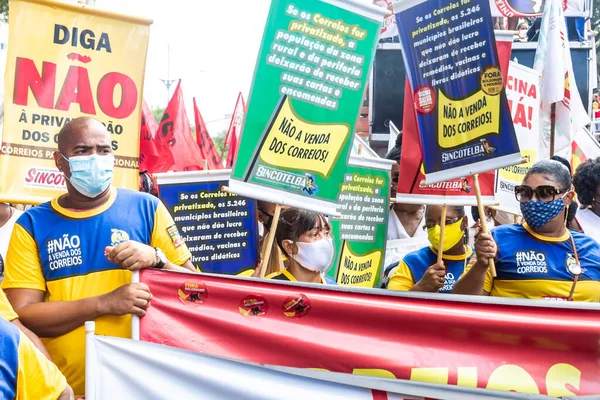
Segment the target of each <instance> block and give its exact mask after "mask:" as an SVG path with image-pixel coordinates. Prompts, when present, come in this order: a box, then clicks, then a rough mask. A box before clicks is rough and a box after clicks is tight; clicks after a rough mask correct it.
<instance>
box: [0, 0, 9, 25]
mask: <svg viewBox="0 0 600 400" xmlns="http://www.w3.org/2000/svg"><path fill="white" fill-rule="evenodd" d="M0 21H2V22H7V21H8V0H0Z"/></svg>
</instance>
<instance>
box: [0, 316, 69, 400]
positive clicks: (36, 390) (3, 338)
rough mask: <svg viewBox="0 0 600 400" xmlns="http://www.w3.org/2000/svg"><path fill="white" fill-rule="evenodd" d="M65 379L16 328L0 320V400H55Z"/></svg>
mask: <svg viewBox="0 0 600 400" xmlns="http://www.w3.org/2000/svg"><path fill="white" fill-rule="evenodd" d="M66 387H67V380H66V379H65V377H64V376H63V375H62V374H61V373H60V371H59V370H58V368H57V367H56V365H54V364H52V362H51V361H48V359H46V357H45V356H44V355H43V354H42V353H41V352H40V351H39V350H38V349H36V348H35V346H34V345H33V343H31V341H30V340H29V338H28V337H27V336H25V335H24V334H23V333H22V332H21V331H20V330H19V328H17V327H16V326H14V325H13V324H11V323H10V322H7V321H5V320H3V319H1V318H0V399H15V400H29V399H35V400H56V399H57V398H58V396H60V395H61V394H62V392H63V391H64V390H65V389H66Z"/></svg>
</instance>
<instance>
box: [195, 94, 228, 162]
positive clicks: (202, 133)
mask: <svg viewBox="0 0 600 400" xmlns="http://www.w3.org/2000/svg"><path fill="white" fill-rule="evenodd" d="M194 120H195V122H196V143H198V148H199V149H200V154H201V156H202V158H203V159H204V160H206V162H207V164H208V169H221V168H222V167H223V164H222V162H221V157H220V156H219V153H218V152H217V148H216V147H215V144H214V142H213V140H212V138H211V137H210V135H209V134H208V129H206V125H205V124H204V119H202V115H201V114H200V110H198V106H197V105H196V98H195V97H194Z"/></svg>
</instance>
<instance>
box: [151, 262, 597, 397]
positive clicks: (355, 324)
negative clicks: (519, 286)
mask: <svg viewBox="0 0 600 400" xmlns="http://www.w3.org/2000/svg"><path fill="white" fill-rule="evenodd" d="M140 281H141V282H143V283H145V284H147V285H148V286H149V287H150V290H151V292H152V296H153V297H152V305H151V306H150V307H149V308H148V310H147V312H146V315H145V316H144V317H143V318H141V319H140V339H141V340H144V341H148V342H153V343H160V344H164V345H167V346H174V347H179V348H183V349H188V350H192V351H198V352H202V353H206V354H210V355H215V356H219V357H227V358H233V359H239V360H246V361H251V362H257V363H265V364H274V365H285V366H290V367H297V368H323V369H327V370H330V371H336V372H345V373H353V372H354V373H363V374H377V376H386V377H396V378H398V379H411V377H412V379H415V378H416V377H417V376H420V377H421V379H426V378H429V379H431V380H430V381H431V382H447V383H448V384H451V385H456V384H457V383H458V382H459V381H461V382H462V384H463V385H466V386H471V385H472V386H477V387H479V388H486V387H487V388H496V389H501V390H511V389H514V390H518V389H520V388H521V389H522V388H524V387H528V388H529V389H530V390H532V388H533V390H539V392H540V393H541V394H550V395H554V396H562V395H565V394H566V393H565V392H564V390H565V388H566V389H568V390H570V391H572V392H573V393H574V394H576V395H587V394H597V393H600V380H599V379H598V376H600V364H598V361H597V360H598V357H599V356H600V348H599V347H598V332H599V331H600V319H598V311H597V310H585V309H576V308H557V307H551V306H552V305H551V304H549V305H548V306H544V305H537V304H536V305H535V306H533V303H532V306H531V307H524V306H514V305H507V304H485V303H475V302H471V301H472V300H473V299H475V298H468V297H467V298H464V299H463V296H456V299H455V300H454V299H453V300H448V299H447V298H445V299H444V300H436V299H423V298H415V297H402V296H396V295H394V294H391V293H390V292H388V291H381V292H379V293H372V292H369V293H361V292H357V291H339V290H336V289H335V288H330V289H328V288H327V287H326V286H325V285H323V287H322V288H310V287H305V286H296V285H286V284H283V283H278V282H276V281H262V280H242V279H239V278H237V279H236V278H232V277H225V276H216V275H210V276H209V275H203V274H187V273H179V272H172V271H161V270H148V269H145V270H142V271H140ZM434 296H435V295H432V297H434ZM461 300H462V301H461ZM300 306H302V308H299V307H300ZM286 312H287V313H288V314H287V315H286V314H285V313H286ZM419 368H431V370H423V369H421V370H419ZM579 374H580V375H579ZM529 382H533V385H531V384H529ZM560 390H562V392H559V391H560Z"/></svg>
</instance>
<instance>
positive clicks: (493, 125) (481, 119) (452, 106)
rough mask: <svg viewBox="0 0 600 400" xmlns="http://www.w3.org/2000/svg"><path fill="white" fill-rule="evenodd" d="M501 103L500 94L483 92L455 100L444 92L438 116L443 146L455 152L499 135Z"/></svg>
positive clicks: (441, 145) (440, 100)
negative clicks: (473, 142) (456, 148)
mask: <svg viewBox="0 0 600 400" xmlns="http://www.w3.org/2000/svg"><path fill="white" fill-rule="evenodd" d="M489 89H491V88H486V90H489ZM500 100H501V97H500V96H499V95H497V94H495V95H489V94H486V92H485V91H484V90H482V89H480V90H478V91H477V92H475V93H473V94H472V95H470V96H468V97H466V98H464V99H460V100H453V99H451V98H449V97H448V96H446V93H444V92H443V91H441V90H440V91H439V107H438V116H437V117H438V118H437V123H438V144H439V146H440V147H441V148H443V149H451V148H454V147H458V146H462V145H464V144H465V143H469V142H471V141H473V140H475V139H478V138H481V137H484V136H487V135H489V134H496V135H497V134H499V133H500V117H501V114H500V104H501V102H500Z"/></svg>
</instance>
